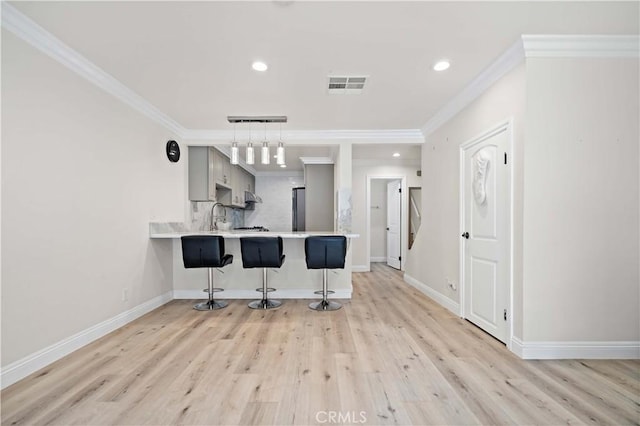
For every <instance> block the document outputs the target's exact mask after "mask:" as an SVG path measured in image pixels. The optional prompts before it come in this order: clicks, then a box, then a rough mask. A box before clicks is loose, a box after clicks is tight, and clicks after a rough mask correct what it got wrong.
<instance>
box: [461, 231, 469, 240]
mask: <svg viewBox="0 0 640 426" xmlns="http://www.w3.org/2000/svg"><path fill="white" fill-rule="evenodd" d="M462 238H466V239H467V240H468V239H469V233H468V232H463V233H462Z"/></svg>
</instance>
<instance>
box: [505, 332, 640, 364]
mask: <svg viewBox="0 0 640 426" xmlns="http://www.w3.org/2000/svg"><path fill="white" fill-rule="evenodd" d="M511 351H512V352H513V353H515V354H516V355H518V356H519V357H520V358H522V359H640V342H634V341H630V342H618V341H612V342H523V341H522V340H520V339H519V338H517V337H513V338H512V339H511Z"/></svg>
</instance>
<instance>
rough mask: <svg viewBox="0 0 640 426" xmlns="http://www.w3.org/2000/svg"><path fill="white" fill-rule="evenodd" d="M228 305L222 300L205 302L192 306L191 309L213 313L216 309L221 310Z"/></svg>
mask: <svg viewBox="0 0 640 426" xmlns="http://www.w3.org/2000/svg"><path fill="white" fill-rule="evenodd" d="M228 305H229V303H227V302H224V301H222V300H207V301H206V302H202V303H198V304H197V305H193V309H195V310H196V311H215V310H216V309H222V308H224V307H226V306H228Z"/></svg>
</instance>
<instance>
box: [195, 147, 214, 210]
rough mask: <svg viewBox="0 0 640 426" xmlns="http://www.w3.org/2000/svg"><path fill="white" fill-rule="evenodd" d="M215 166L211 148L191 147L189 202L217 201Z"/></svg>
mask: <svg viewBox="0 0 640 426" xmlns="http://www.w3.org/2000/svg"><path fill="white" fill-rule="evenodd" d="M214 170H215V164H214V161H213V156H212V155H210V154H209V147H206V146H190V147H189V200H191V201H215V199H216V184H215V182H214V180H213V175H214Z"/></svg>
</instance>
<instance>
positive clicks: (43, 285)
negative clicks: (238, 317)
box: [1, 31, 186, 367]
mask: <svg viewBox="0 0 640 426" xmlns="http://www.w3.org/2000/svg"><path fill="white" fill-rule="evenodd" d="M169 139H175V136H174V135H172V134H170V133H169V132H168V131H166V130H165V129H164V128H162V127H160V126H159V125H157V124H155V123H153V122H151V121H150V120H149V119H147V118H146V117H144V116H142V115H140V114H139V113H137V112H135V111H134V110H132V109H131V108H129V107H127V106H126V105H125V104H123V103H122V102H121V101H119V100H117V99H115V98H114V97H112V96H110V95H108V94H106V93H105V92H103V91H102V90H100V89H98V88H97V87H96V86H94V85H93V84H91V83H89V82H87V81H85V80H84V79H82V78H80V77H78V76H77V75H76V74H74V73H72V72H70V71H69V70H67V69H66V68H65V67H63V66H62V65H60V64H59V63H57V62H54V61H53V60H52V59H50V58H49V57H48V56H45V55H44V54H42V53H40V52H39V51H37V50H35V49H34V48H32V47H31V46H29V45H27V44H25V43H24V42H23V41H21V40H18V39H17V38H15V37H14V36H13V35H12V34H10V33H8V32H6V31H3V32H2V151H3V152H2V233H1V234H2V247H3V250H2V365H3V367H4V366H6V365H8V364H10V363H12V362H14V361H16V360H19V359H22V358H23V357H25V356H27V355H29V354H32V353H34V352H36V351H38V350H41V349H43V348H45V347H47V346H49V345H52V344H54V343H56V342H59V341H60V340H62V339H64V338H67V337H69V336H71V335H73V334H75V333H77V332H79V331H82V330H85V329H87V328H89V327H91V326H93V325H95V324H97V323H100V322H102V321H104V320H106V319H109V318H112V317H114V316H115V315H118V314H119V313H122V312H124V311H127V310H129V309H131V308H132V307H135V306H137V305H140V304H141V303H143V302H145V301H148V300H150V299H152V298H154V297H156V296H159V295H162V294H165V293H166V292H169V291H170V290H171V286H172V283H171V280H172V266H171V264H172V253H171V244H170V242H167V241H157V240H156V241H151V240H149V237H148V233H149V231H148V229H149V221H151V220H157V221H183V220H184V203H183V200H184V199H185V198H186V195H185V168H184V166H185V161H184V158H183V159H181V161H180V162H179V163H177V164H172V163H169V162H168V160H167V159H166V157H165V144H166V141H167V140H169ZM123 288H128V290H129V300H128V301H126V302H123V301H122V300H121V297H122V291H123Z"/></svg>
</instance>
